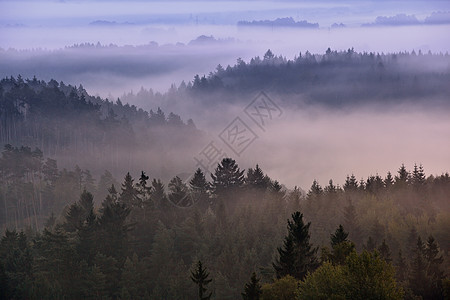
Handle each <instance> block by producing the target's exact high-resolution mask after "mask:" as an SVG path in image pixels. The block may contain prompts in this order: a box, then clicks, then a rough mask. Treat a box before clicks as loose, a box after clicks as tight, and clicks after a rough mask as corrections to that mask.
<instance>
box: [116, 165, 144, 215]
mask: <svg viewBox="0 0 450 300" xmlns="http://www.w3.org/2000/svg"><path fill="white" fill-rule="evenodd" d="M139 200H140V199H139V193H138V191H137V190H136V188H135V186H134V179H133V177H131V175H130V173H129V172H128V173H127V175H125V179H124V182H123V183H122V191H121V193H120V196H119V201H120V202H122V203H124V204H125V205H127V206H128V207H130V208H131V207H140V206H141V203H140V201H139Z"/></svg>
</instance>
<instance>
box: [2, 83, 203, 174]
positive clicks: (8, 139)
mask: <svg viewBox="0 0 450 300" xmlns="http://www.w3.org/2000/svg"><path fill="white" fill-rule="evenodd" d="M0 120H1V123H0V145H2V147H3V145H5V144H11V145H13V146H29V147H37V148H39V149H41V150H42V151H43V152H44V155H45V156H50V157H54V158H57V159H58V162H61V163H62V165H63V166H65V165H67V166H73V165H75V163H78V164H80V166H84V167H86V166H89V169H91V170H92V171H94V172H97V174H98V173H101V172H103V171H104V170H105V169H106V168H107V169H108V170H110V171H113V172H117V173H122V172H123V170H126V169H131V170H138V171H139V170H141V168H142V166H143V164H145V165H148V166H150V165H151V166H152V167H151V168H152V169H153V170H158V172H159V171H160V170H161V168H163V166H164V163H165V161H164V160H165V157H164V156H165V153H167V152H168V151H173V149H184V151H186V150H188V149H190V147H191V146H190V145H192V144H194V143H195V141H198V139H200V137H201V133H200V131H198V130H197V129H196V127H195V124H194V122H193V121H192V120H188V121H187V122H184V121H183V120H182V119H181V117H180V116H179V115H176V114H174V113H169V114H168V115H167V116H166V114H165V113H164V112H163V111H162V110H161V109H159V108H157V109H156V111H153V110H151V111H150V112H147V111H144V110H142V109H138V108H137V107H136V106H134V105H129V104H123V103H122V102H121V101H120V100H119V99H118V100H117V101H116V102H111V101H109V100H107V99H106V100H104V99H101V98H99V97H93V96H90V95H89V94H88V93H87V92H86V91H85V90H84V88H83V87H82V86H79V87H78V88H76V87H74V86H71V85H66V84H64V83H63V82H60V83H58V82H57V81H55V80H51V81H49V82H45V81H40V80H38V79H36V78H33V79H25V80H24V79H23V78H21V77H20V76H19V77H18V78H14V77H10V78H5V79H3V80H1V81H0ZM180 151H181V150H180ZM192 151H193V153H195V151H197V148H195V151H194V150H192ZM167 159H168V160H169V158H167ZM170 160H171V161H173V159H172V158H171V159H170ZM167 165H169V166H170V162H169V163H167ZM149 169H150V168H149ZM160 175H162V176H163V175H164V174H160Z"/></svg>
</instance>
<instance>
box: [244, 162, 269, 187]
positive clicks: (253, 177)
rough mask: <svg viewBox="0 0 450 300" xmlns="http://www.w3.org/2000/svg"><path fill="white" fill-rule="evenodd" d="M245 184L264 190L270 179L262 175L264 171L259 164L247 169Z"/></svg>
mask: <svg viewBox="0 0 450 300" xmlns="http://www.w3.org/2000/svg"><path fill="white" fill-rule="evenodd" d="M245 184H246V185H247V186H248V187H249V188H253V189H259V190H265V189H267V188H268V187H269V184H270V180H269V178H268V177H267V176H266V175H264V172H263V171H262V170H261V168H260V167H259V165H256V167H255V168H254V169H252V168H250V169H248V171H247V177H246V178H245Z"/></svg>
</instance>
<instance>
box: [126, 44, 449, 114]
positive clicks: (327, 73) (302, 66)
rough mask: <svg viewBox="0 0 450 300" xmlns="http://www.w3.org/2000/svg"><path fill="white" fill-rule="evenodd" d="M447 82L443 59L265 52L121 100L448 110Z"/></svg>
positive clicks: (430, 55)
mask: <svg viewBox="0 0 450 300" xmlns="http://www.w3.org/2000/svg"><path fill="white" fill-rule="evenodd" d="M449 82H450V56H449V55H448V53H446V54H442V53H440V54H433V53H431V52H428V53H422V52H421V51H419V52H418V53H416V52H415V51H412V52H411V53H409V52H400V53H390V54H384V53H373V52H362V53H358V52H356V51H354V50H353V49H348V50H347V51H335V50H331V49H330V48H328V49H327V50H326V52H325V53H324V54H313V53H310V52H309V51H306V52H305V53H299V54H298V56H296V57H295V58H294V59H286V58H285V57H283V56H281V55H275V54H274V53H273V52H272V51H271V50H268V51H267V52H266V53H265V54H264V56H263V57H259V56H256V57H254V58H252V59H251V60H250V61H249V62H245V61H243V60H242V59H238V60H237V63H236V64H235V65H234V66H226V67H223V66H221V65H218V66H217V68H216V70H214V71H212V72H210V73H209V74H208V75H203V76H199V75H195V77H194V79H193V80H192V81H191V82H189V83H188V84H186V83H184V82H182V83H181V84H180V85H179V86H178V87H176V86H174V85H172V87H171V88H170V89H169V91H168V92H167V93H165V94H164V95H161V94H159V93H154V92H153V91H152V90H145V89H141V91H139V92H138V93H137V94H131V93H130V94H124V95H123V97H122V99H125V100H126V101H129V102H133V103H145V102H146V101H147V102H148V101H150V103H152V102H156V103H159V102H161V100H160V99H161V98H163V99H167V100H169V99H170V100H171V101H174V102H179V103H182V102H183V101H186V98H188V99H190V100H191V101H200V102H201V103H204V104H209V105H211V104H212V103H211V102H214V99H221V100H220V101H227V102H232V103H235V102H239V101H242V99H248V98H251V95H253V94H254V93H256V92H259V91H261V90H264V91H266V92H269V93H271V94H272V95H277V96H279V98H280V99H283V101H285V103H284V104H286V105H288V104H290V105H293V106H294V107H295V106H299V105H302V104H305V103H309V104H324V105H327V106H332V107H352V106H355V105H362V104H378V105H379V104H383V105H388V104H398V103H401V102H406V103H426V104H428V105H429V104H430V103H431V102H433V103H439V104H442V103H444V104H445V105H448V97H447V95H448V94H449V93H450V88H449V84H448V83H449ZM211 95H213V96H214V97H211ZM212 98H213V99H212Z"/></svg>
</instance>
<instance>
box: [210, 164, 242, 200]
mask: <svg viewBox="0 0 450 300" xmlns="http://www.w3.org/2000/svg"><path fill="white" fill-rule="evenodd" d="M211 178H212V180H213V182H212V184H211V187H212V191H213V193H214V194H215V195H216V196H217V197H225V196H229V195H233V194H234V193H235V192H236V191H237V190H238V189H239V188H241V187H242V186H243V184H244V170H242V171H241V170H240V169H239V166H238V165H237V164H236V161H235V160H234V159H231V158H224V159H223V160H222V162H220V163H219V164H218V166H217V168H216V170H215V171H214V174H211Z"/></svg>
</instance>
